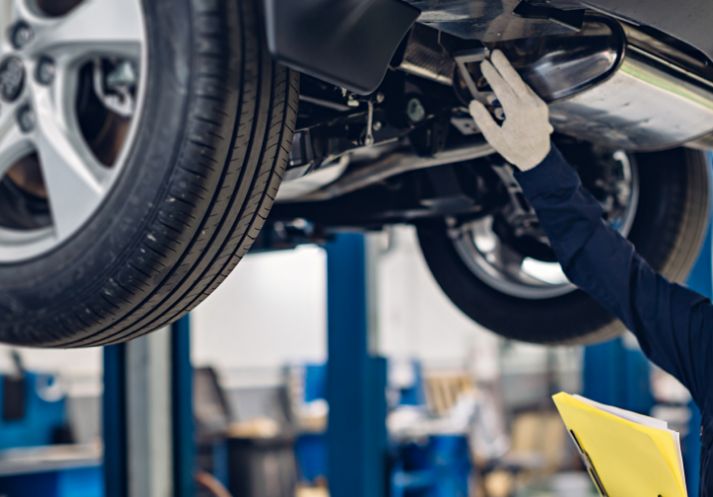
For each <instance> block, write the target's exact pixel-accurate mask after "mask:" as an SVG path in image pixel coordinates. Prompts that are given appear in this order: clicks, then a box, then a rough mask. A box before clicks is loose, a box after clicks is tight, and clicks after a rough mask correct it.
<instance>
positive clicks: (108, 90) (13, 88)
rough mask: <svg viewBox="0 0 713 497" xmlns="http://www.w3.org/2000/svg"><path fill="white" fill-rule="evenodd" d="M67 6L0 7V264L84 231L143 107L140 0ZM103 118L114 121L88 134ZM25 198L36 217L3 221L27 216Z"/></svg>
mask: <svg viewBox="0 0 713 497" xmlns="http://www.w3.org/2000/svg"><path fill="white" fill-rule="evenodd" d="M44 1H45V2H46V3H47V5H52V6H54V7H52V8H53V9H55V10H56V5H58V4H60V3H62V2H56V1H55V0H44ZM65 3H68V5H69V6H68V7H67V8H66V9H65V11H60V12H56V11H55V12H49V11H48V10H47V9H44V8H43V2H42V0H11V1H8V2H7V4H5V5H3V6H1V7H0V36H2V39H0V187H2V188H1V189H0V196H2V195H6V197H8V196H9V195H10V194H9V193H8V191H11V192H12V193H13V198H12V201H10V200H9V199H8V198H2V197H0V200H2V201H3V202H4V203H3V204H2V207H0V208H2V209H4V210H5V213H4V217H3V216H0V263H13V262H20V261H24V260H28V259H32V258H35V257H38V256H41V255H43V254H45V253H47V252H49V251H52V250H54V249H55V248H57V247H58V246H60V245H62V244H63V243H65V242H66V241H67V240H69V239H70V238H72V237H73V236H74V235H75V234H77V233H78V232H79V231H80V230H81V228H82V227H83V226H84V225H85V224H86V223H87V221H89V219H90V218H91V217H92V216H93V214H94V213H96V211H97V210H98V209H99V208H100V207H101V205H102V204H103V203H104V201H105V199H106V198H107V196H108V195H109V193H110V192H111V190H112V187H113V186H114V185H115V183H116V180H117V178H118V177H119V176H120V174H121V172H122V171H123V169H124V166H125V164H126V161H127V157H128V155H129V152H130V150H131V145H132V144H133V142H134V139H135V136H136V131H137V128H138V121H139V118H140V116H141V113H142V110H143V103H144V102H143V100H144V96H145V95H144V94H145V87H146V81H145V80H146V73H147V71H146V67H147V41H146V27H145V21H144V16H143V9H142V6H141V0H127V1H122V2H117V1H116V0H67V2H65ZM122 71H123V73H122ZM122 74H123V78H124V79H121V78H122ZM92 92H93V93H94V95H91V93H92ZM86 102H90V104H91V105H92V106H94V107H100V106H104V110H103V111H102V112H103V113H102V114H101V115H102V116H105V117H106V119H99V120H97V118H96V115H97V110H96V109H93V112H94V114H91V117H92V119H91V120H90V119H89V117H88V116H90V112H89V111H88V110H87V109H86V107H87V105H90V104H86ZM106 120H111V122H112V123H114V125H113V126H111V127H108V131H106V132H104V131H102V132H96V133H95V130H96V129H99V128H105V127H107V126H106ZM111 132H114V133H115V135H116V136H109V135H110V134H111ZM102 133H103V135H102ZM95 134H96V135H97V136H101V138H102V140H103V141H102V144H103V145H102V146H103V147H104V148H107V149H111V151H110V152H107V153H103V152H101V150H100V149H99V145H97V140H98V139H95V138H96V137H95V136H94V135H95ZM90 135H91V136H90ZM104 135H106V136H104ZM112 140H113V141H112ZM107 144H108V145H107ZM100 156H101V157H100ZM107 157H110V159H107ZM33 174H34V176H35V177H36V178H35V180H34V181H30V180H28V179H27V178H29V177H32V176H33ZM18 178H19V179H18ZM31 201H32V202H35V203H37V204H39V205H43V206H45V207H46V213H45V215H44V217H43V218H42V219H43V220H42V221H35V220H33V221H32V222H28V223H21V225H18V224H17V223H16V222H14V221H13V222H9V221H7V219H8V218H9V219H15V218H18V217H21V216H30V214H27V212H29V210H30V209H29V208H28V206H27V204H28V203H30V202H31ZM13 209H16V210H17V211H18V212H17V213H14V212H11V211H12V210H13ZM23 219H24V218H23Z"/></svg>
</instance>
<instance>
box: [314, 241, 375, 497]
mask: <svg viewBox="0 0 713 497" xmlns="http://www.w3.org/2000/svg"><path fill="white" fill-rule="evenodd" d="M374 242H375V240H374V239H373V238H371V239H370V237H367V236H364V235H361V234H341V235H339V236H337V237H336V239H335V240H334V241H333V242H331V243H329V244H328V245H327V246H326V250H327V332H328V347H327V348H328V360H327V401H328V404H329V426H328V432H327V454H328V455H327V461H328V463H327V464H328V480H329V492H330V496H331V497H384V496H385V493H386V488H387V483H386V482H387V454H388V439H387V431H386V414H387V412H386V410H387V408H386V377H387V374H386V360H385V359H384V358H382V357H378V356H377V350H376V349H377V341H378V333H377V326H376V318H377V314H376V300H377V299H376V295H377V293H376V282H375V276H376V270H375V268H374V265H375V262H376V249H375V248H374V247H375V245H374Z"/></svg>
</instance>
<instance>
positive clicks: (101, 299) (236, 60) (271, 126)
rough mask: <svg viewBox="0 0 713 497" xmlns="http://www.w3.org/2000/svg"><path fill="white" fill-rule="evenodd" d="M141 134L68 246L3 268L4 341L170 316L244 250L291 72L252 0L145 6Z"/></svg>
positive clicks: (292, 85)
mask: <svg viewBox="0 0 713 497" xmlns="http://www.w3.org/2000/svg"><path fill="white" fill-rule="evenodd" d="M142 5H143V11H144V16H145V19H146V25H147V27H146V31H147V39H148V43H147V44H148V56H149V60H150V61H151V63H150V65H149V70H148V84H147V88H146V92H147V93H146V98H145V102H146V103H145V107H144V111H143V113H142V115H140V116H139V118H140V127H139V131H138V136H137V138H136V140H135V142H134V143H133V145H132V148H131V150H130V154H129V157H128V159H127V163H126V165H125V166H124V170H123V171H122V174H121V176H120V178H119V179H118V180H117V182H116V185H115V186H114V187H113V190H112V191H111V192H110V194H109V196H108V198H107V199H106V200H105V201H104V203H103V205H102V206H101V207H100V208H99V210H98V211H97V212H96V213H95V214H94V215H93V217H92V218H91V220H90V221H89V222H87V224H86V225H84V226H83V227H82V228H81V230H80V231H79V232H78V233H76V234H75V235H74V236H73V237H72V238H71V239H70V240H68V241H67V242H66V243H64V244H63V245H62V246H60V247H58V248H56V249H55V250H53V251H52V252H50V253H47V254H43V255H42V256H40V257H37V258H35V259H32V260H28V261H23V262H18V263H12V264H3V265H0V315H2V320H0V341H2V342H6V343H12V344H16V345H31V346H50V347H79V346H95V345H105V344H111V343H117V342H122V341H126V340H130V339H133V338H136V337H138V336H141V335H143V334H145V333H148V332H150V331H152V330H155V329H158V328H161V327H163V326H166V325H168V324H169V323H171V322H173V321H175V320H177V319H179V318H180V317H181V316H183V315H184V314H186V313H187V312H188V311H190V310H191V309H193V308H194V307H196V306H197V305H198V304H199V303H200V302H201V301H202V300H203V299H205V298H206V297H207V296H208V295H210V293H211V292H212V291H214V290H215V289H216V288H217V287H218V285H219V284H220V283H221V282H222V281H223V280H224V279H225V277H226V276H227V275H228V274H229V273H230V272H231V271H232V270H233V268H234V267H235V266H236V265H237V264H238V261H240V259H241V258H242V257H243V256H244V255H245V253H246V252H247V251H248V250H249V248H250V246H251V244H252V243H253V241H254V239H255V238H256V236H257V235H258V233H259V231H260V229H261V227H262V225H263V222H264V220H265V218H266V216H267V215H268V212H269V210H270V207H271V205H272V203H273V199H274V198H275V195H276V194H277V190H278V187H279V185H280V182H281V178H282V174H283V171H284V168H285V165H286V162H287V159H288V156H289V148H290V145H291V142H292V135H293V130H294V124H295V122H296V109H297V104H298V79H297V78H298V77H297V75H296V73H293V72H291V71H288V70H287V69H285V68H283V67H281V66H279V65H277V64H275V62H273V60H272V58H271V56H270V54H269V53H268V51H267V48H266V45H265V43H264V40H263V36H262V23H261V21H260V15H259V11H258V9H259V8H260V5H261V2H259V1H257V0H237V1H236V0H143V2H142Z"/></svg>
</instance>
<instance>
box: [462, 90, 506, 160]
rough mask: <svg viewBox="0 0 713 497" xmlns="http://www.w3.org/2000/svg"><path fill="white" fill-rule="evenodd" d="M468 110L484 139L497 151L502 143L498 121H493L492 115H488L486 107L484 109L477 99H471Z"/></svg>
mask: <svg viewBox="0 0 713 497" xmlns="http://www.w3.org/2000/svg"><path fill="white" fill-rule="evenodd" d="M469 110H470V115H471V117H472V118H473V120H474V121H475V124H477V125H478V127H479V128H480V131H482V133H483V136H485V139H486V140H487V141H488V143H490V145H492V146H493V148H495V149H496V150H498V151H499V149H500V148H501V145H502V139H501V138H502V137H501V134H502V129H501V128H500V126H499V125H498V123H496V122H495V119H493V116H491V115H490V112H488V109H486V108H485V106H484V105H483V104H481V103H480V102H478V101H477V100H473V101H472V102H471V103H470V108H469Z"/></svg>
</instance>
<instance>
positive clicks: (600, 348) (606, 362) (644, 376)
mask: <svg viewBox="0 0 713 497" xmlns="http://www.w3.org/2000/svg"><path fill="white" fill-rule="evenodd" d="M712 158H713V155H709V162H710V161H711V159H712ZM712 186H713V185H712ZM712 226H713V206H712V208H711V225H709V226H708V233H707V234H706V239H705V243H704V244H703V247H702V249H701V253H700V255H699V256H698V260H697V261H696V264H695V265H694V267H693V269H692V270H691V274H690V275H689V277H688V281H687V286H688V287H689V288H691V289H692V290H695V291H696V292H698V293H700V294H702V295H705V296H707V297H708V298H713V245H712V243H711V236H712V232H713V228H712ZM650 372H651V369H650V364H649V362H648V360H647V359H646V357H645V356H644V354H643V353H642V352H641V350H640V349H639V348H638V347H637V346H635V345H634V344H631V343H628V340H627V338H617V339H615V340H612V341H610V342H607V343H603V344H599V345H593V346H589V347H586V348H585V351H584V368H583V373H582V375H583V378H582V383H583V387H584V388H583V394H584V395H585V396H587V397H590V398H592V399H594V400H597V401H599V402H604V403H607V404H614V405H617V406H620V407H623V408H625V409H630V410H633V411H638V412H641V413H644V414H648V411H649V410H650V409H651V407H653V404H654V398H653V395H652V393H651V387H650V381H651V380H650ZM689 409H690V412H691V417H690V420H689V422H688V434H687V436H686V437H685V438H684V439H683V440H682V445H683V462H684V466H685V470H686V484H687V487H688V495H698V487H699V485H700V452H701V440H700V426H701V413H700V411H699V410H698V408H697V407H696V405H695V404H694V403H693V402H690V404H689Z"/></svg>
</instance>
